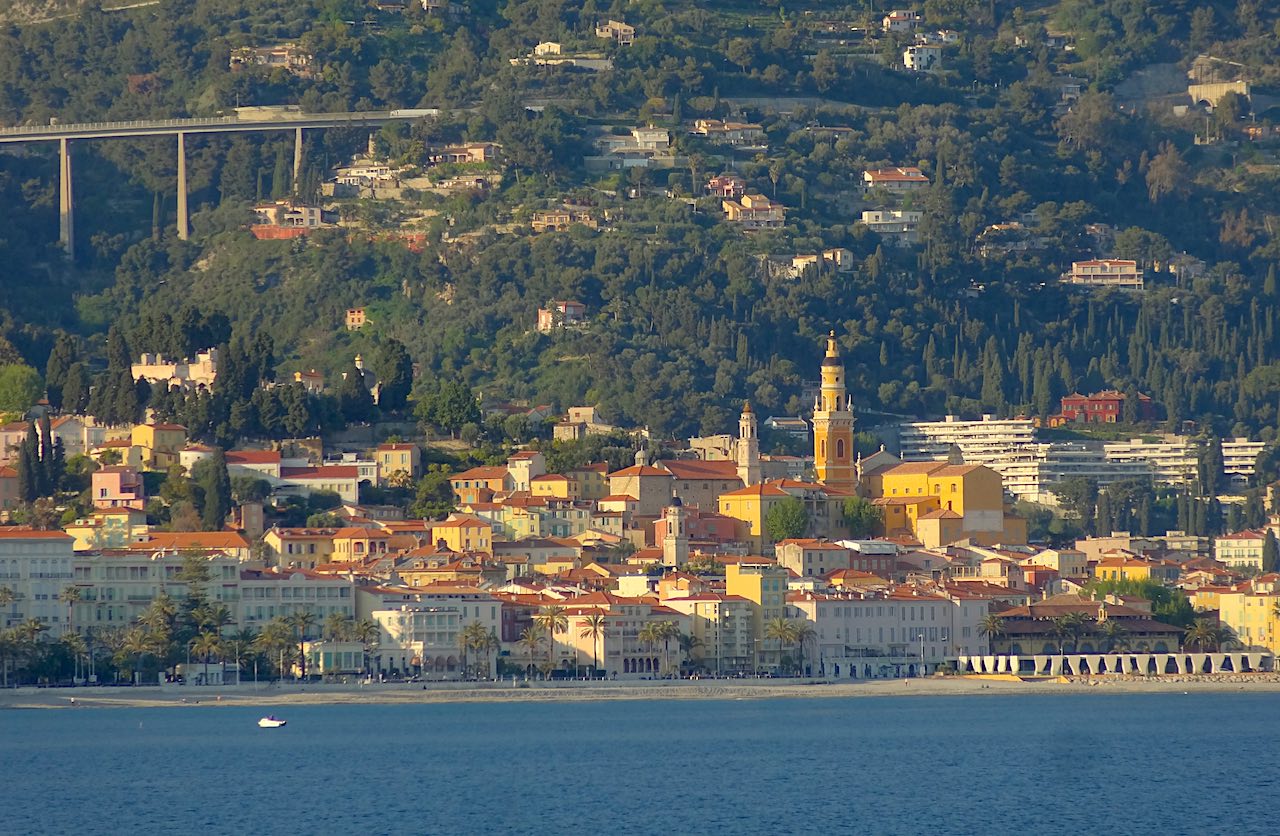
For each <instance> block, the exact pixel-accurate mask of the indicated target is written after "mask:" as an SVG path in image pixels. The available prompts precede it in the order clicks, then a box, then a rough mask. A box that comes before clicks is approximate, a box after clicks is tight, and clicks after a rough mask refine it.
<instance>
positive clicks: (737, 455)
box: [733, 403, 760, 487]
mask: <svg viewBox="0 0 1280 836" xmlns="http://www.w3.org/2000/svg"><path fill="white" fill-rule="evenodd" d="M733 460H734V462H736V463H737V465H738V478H739V479H741V480H742V484H743V486H744V487H751V486H752V485H756V484H759V482H760V433H759V431H758V428H757V425H756V415H755V413H754V412H752V411H751V404H750V403H744V404H743V405H742V417H740V418H739V419H738V443H737V444H736V445H734V448H733Z"/></svg>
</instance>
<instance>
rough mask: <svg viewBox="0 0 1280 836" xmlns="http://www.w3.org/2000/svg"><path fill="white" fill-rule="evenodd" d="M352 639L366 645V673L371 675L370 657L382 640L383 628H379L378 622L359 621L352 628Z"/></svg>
mask: <svg viewBox="0 0 1280 836" xmlns="http://www.w3.org/2000/svg"><path fill="white" fill-rule="evenodd" d="M351 638H353V639H355V640H356V641H358V642H360V644H362V645H364V672H365V673H366V674H368V673H369V657H370V655H371V653H372V652H373V647H374V646H375V645H376V644H377V643H378V640H379V639H380V638H382V628H381V627H379V626H378V622H376V621H370V620H369V619H367V618H366V619H363V620H361V621H357V622H356V623H355V624H354V625H353V626H352V628H351Z"/></svg>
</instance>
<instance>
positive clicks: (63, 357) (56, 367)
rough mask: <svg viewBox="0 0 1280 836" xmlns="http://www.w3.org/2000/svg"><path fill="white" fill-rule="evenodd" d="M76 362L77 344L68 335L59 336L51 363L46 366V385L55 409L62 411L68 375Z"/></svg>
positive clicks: (50, 359)
mask: <svg viewBox="0 0 1280 836" xmlns="http://www.w3.org/2000/svg"><path fill="white" fill-rule="evenodd" d="M75 362H76V343H75V340H74V339H73V338H72V337H71V336H70V335H68V334H59V335H58V339H57V341H56V342H54V344H53V351H52V352H50V354H49V362H48V363H47V364H46V365H45V373H44V385H45V391H46V392H47V393H48V396H49V405H50V406H52V407H53V408H54V409H62V403H63V394H62V393H63V389H64V388H65V386H66V380H67V374H68V372H70V370H71V366H72V365H73V364H74V363H75Z"/></svg>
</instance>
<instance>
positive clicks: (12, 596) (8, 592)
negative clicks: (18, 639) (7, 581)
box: [0, 586, 18, 627]
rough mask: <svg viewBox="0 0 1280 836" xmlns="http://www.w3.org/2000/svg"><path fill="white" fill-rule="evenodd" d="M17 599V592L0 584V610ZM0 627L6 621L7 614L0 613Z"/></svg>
mask: <svg viewBox="0 0 1280 836" xmlns="http://www.w3.org/2000/svg"><path fill="white" fill-rule="evenodd" d="M17 599H18V594H17V593H16V592H14V591H13V590H12V589H10V588H9V587H7V586H0V610H2V609H4V608H5V607H7V606H9V605H10V604H12V603H13V602H14V601H16V600H17ZM0 619H3V620H0V627H4V626H5V624H6V623H7V621H8V616H6V615H4V614H3V613H0Z"/></svg>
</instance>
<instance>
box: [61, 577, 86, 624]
mask: <svg viewBox="0 0 1280 836" xmlns="http://www.w3.org/2000/svg"><path fill="white" fill-rule="evenodd" d="M62 600H63V601H65V602H66V604H67V630H68V632H71V633H74V632H75V631H76V604H78V603H80V602H81V601H83V600H84V592H83V591H82V590H81V589H80V587H78V586H75V585H74V584H68V585H67V586H66V587H64V588H63V590H62Z"/></svg>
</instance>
